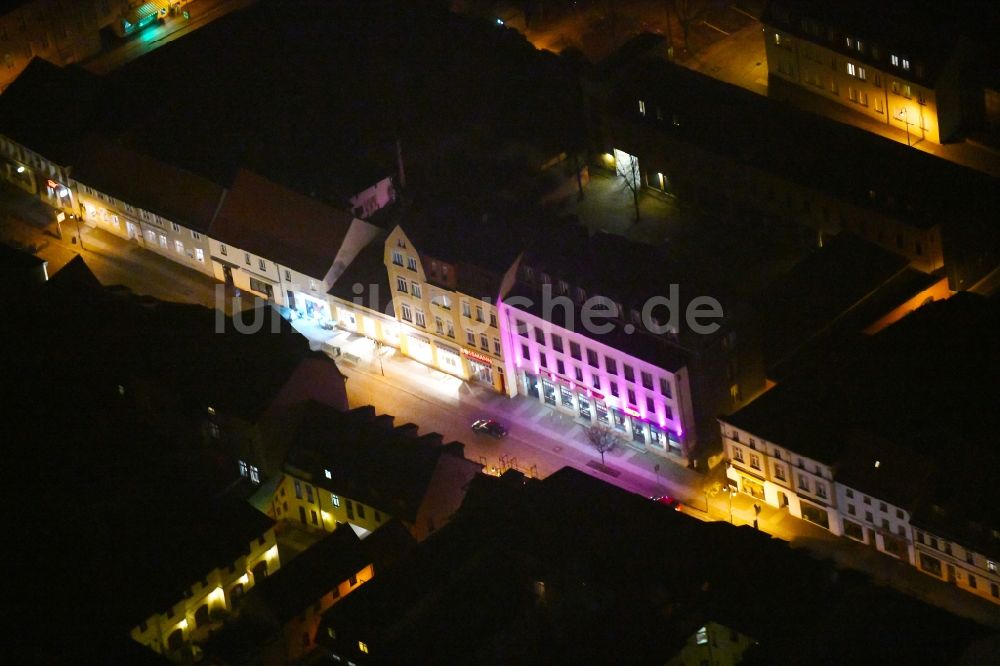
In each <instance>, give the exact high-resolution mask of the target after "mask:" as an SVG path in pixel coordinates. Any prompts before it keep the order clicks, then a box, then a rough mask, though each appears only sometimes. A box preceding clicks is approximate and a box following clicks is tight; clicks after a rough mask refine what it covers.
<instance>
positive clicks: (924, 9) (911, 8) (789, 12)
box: [762, 0, 997, 85]
mask: <svg viewBox="0 0 1000 666" xmlns="http://www.w3.org/2000/svg"><path fill="white" fill-rule="evenodd" d="M988 4H990V3H982V2H976V1H975V0H971V1H970V0H957V2H955V3H949V4H947V5H944V4H941V3H939V2H933V0H902V1H900V2H893V3H889V4H885V5H879V6H877V7H873V6H872V5H871V3H867V2H864V0H846V1H845V0H838V1H836V2H834V1H832V0H794V1H791V2H789V1H787V0H782V1H772V2H768V3H766V6H765V9H764V13H763V16H762V21H763V22H764V23H766V24H770V25H779V26H781V27H782V28H783V29H786V30H788V32H790V33H792V34H794V35H796V36H798V37H800V38H801V39H805V40H807V41H813V42H818V43H821V44H824V45H826V46H827V47H828V48H832V49H834V50H838V51H841V52H843V53H845V54H848V55H850V56H851V57H853V58H855V59H859V60H862V61H865V62H871V63H873V64H875V65H876V66H880V67H882V68H883V69H890V60H889V56H890V54H893V53H895V54H896V55H898V56H900V57H905V58H907V59H909V60H910V61H911V62H914V63H916V62H919V63H920V64H921V65H923V67H924V72H925V76H926V79H927V80H929V81H930V82H931V84H932V85H933V84H934V83H935V82H936V79H937V78H938V76H939V75H940V74H941V73H942V71H943V70H944V68H945V66H946V65H947V62H948V58H949V56H951V54H952V53H953V51H954V49H955V44H956V42H957V40H958V39H959V38H960V37H962V36H979V37H980V38H981V36H982V34H983V33H982V28H983V26H982V23H984V22H985V23H989V22H991V21H992V22H993V23H994V25H995V21H996V18H997V16H996V13H995V12H993V13H992V14H991V13H990V11H989V9H987V8H986V7H984V5H988ZM803 19H806V20H808V19H812V20H814V21H817V22H818V25H817V27H816V32H815V33H814V32H810V31H808V30H806V29H805V27H804V26H803V23H802V21H803ZM828 29H829V30H832V31H833V33H832V36H831V35H828V32H827V31H828ZM816 33H818V34H816ZM846 37H850V38H851V39H852V40H859V41H862V43H863V44H867V46H868V48H864V49H862V50H861V52H859V51H858V49H857V48H848V46H847V43H846V41H845V38H846ZM872 45H877V46H879V47H880V52H879V54H878V55H877V56H876V55H875V54H873V53H872V51H871V46H872ZM899 72H900V74H901V75H903V76H906V75H907V74H909V77H913V76H914V74H913V73H912V72H909V73H908V72H905V71H902V70H899ZM911 80H919V79H916V78H911Z"/></svg>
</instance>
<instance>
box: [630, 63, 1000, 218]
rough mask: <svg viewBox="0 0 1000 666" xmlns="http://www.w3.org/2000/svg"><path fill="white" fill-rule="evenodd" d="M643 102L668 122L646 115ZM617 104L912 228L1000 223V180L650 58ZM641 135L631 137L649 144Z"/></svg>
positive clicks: (657, 127)
mask: <svg viewBox="0 0 1000 666" xmlns="http://www.w3.org/2000/svg"><path fill="white" fill-rule="evenodd" d="M637 99H642V100H644V101H645V102H646V105H647V107H649V108H657V109H659V110H660V111H661V114H660V115H662V117H663V118H665V119H666V120H665V121H659V120H657V114H652V113H651V114H649V115H647V116H646V117H643V116H641V115H640V114H639V111H638V106H637V105H636V104H635V100H637ZM611 100H612V104H613V106H614V109H613V111H614V112H615V114H616V116H617V117H618V118H620V119H621V120H622V121H624V122H626V123H629V124H632V126H633V127H635V128H639V127H643V128H645V129H646V130H649V131H650V132H655V133H656V134H659V135H663V136H673V137H676V138H678V139H681V140H685V141H689V142H691V143H694V144H696V145H698V146H700V147H702V148H704V149H705V150H707V151H710V152H713V153H717V154H719V155H724V156H728V157H731V158H733V159H735V160H737V161H738V162H739V163H741V164H745V165H748V166H751V167H755V168H758V169H760V170H761V171H763V172H765V173H773V174H775V175H777V176H779V177H782V178H785V179H787V180H788V181H790V182H793V183H797V184H799V185H801V186H804V187H807V188H811V189H812V190H814V191H817V192H829V193H830V194H832V195H834V196H836V197H837V198H839V199H841V200H842V201H845V202H848V203H852V204H854V205H857V206H860V207H863V208H869V209H873V210H876V211H878V212H881V213H883V214H886V215H888V216H889V217H892V218H896V219H899V220H902V221H904V222H905V223H907V224H909V225H912V226H915V227H920V228H931V227H934V226H936V225H939V224H940V225H948V226H951V225H962V224H978V223H980V222H981V220H984V219H996V218H997V217H1000V187H998V186H997V182H998V181H997V179H996V178H993V177H991V176H989V175H987V174H984V173H981V172H979V171H975V170H973V169H969V168H966V167H962V166H959V165H956V164H953V163H951V162H948V161H946V160H942V159H940V158H938V157H935V156H934V155H929V154H927V153H924V152H923V151H920V150H913V149H912V148H910V147H907V146H906V145H903V144H900V143H898V142H896V141H892V140H889V139H885V138H883V137H880V136H878V135H875V134H872V133H870V132H867V131H865V130H862V129H858V128H855V127H851V126H849V125H844V124H841V123H838V122H835V121H833V120H828V119H826V118H823V117H820V116H816V115H813V114H810V113H806V112H803V111H800V110H798V109H795V108H792V107H789V106H788V105H787V104H785V103H782V102H779V101H776V100H773V99H769V98H767V97H763V96H761V95H757V94H755V93H752V92H750V91H748V90H744V89H743V88H739V87H738V86H734V85H731V84H728V83H724V82H722V81H718V80H716V79H713V78H711V77H708V76H705V75H704V74H700V73H697V72H693V71H691V70H689V69H686V68H684V67H681V66H679V65H675V64H673V63H670V62H668V61H666V60H664V59H647V60H646V61H644V62H643V63H642V64H641V65H637V66H635V67H633V68H631V69H629V70H626V71H623V72H621V73H619V76H618V84H617V87H616V90H615V91H614V92H612V93H611ZM675 118H676V122H672V121H673V119H675ZM644 136H645V138H643V139H639V138H634V140H635V141H637V142H638V141H639V140H642V141H647V142H648V141H650V140H651V139H650V136H651V135H644ZM652 136H655V134H653V135H652ZM802 137H809V140H808V141H803V140H802ZM623 139H624V136H623ZM844 146H850V147H851V148H850V150H844ZM620 147H621V148H623V149H626V150H627V149H628V146H627V145H623V146H620ZM776 156H780V158H778V157H776ZM886 164H892V165H893V168H891V169H887V168H885V165H886Z"/></svg>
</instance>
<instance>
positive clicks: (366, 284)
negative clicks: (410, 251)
mask: <svg viewBox="0 0 1000 666" xmlns="http://www.w3.org/2000/svg"><path fill="white" fill-rule="evenodd" d="M358 284H360V285H362V287H363V291H362V292H361V293H360V294H359V293H356V292H355V291H354V285H358ZM327 293H328V294H330V295H331V296H336V297H337V298H340V299H342V300H345V301H347V302H348V303H354V302H356V301H357V300H358V299H360V300H361V305H363V306H364V307H366V308H368V309H369V310H374V311H376V312H380V313H382V314H384V315H386V316H388V317H395V312H394V311H393V308H392V289H391V288H390V286H389V273H388V271H386V269H385V238H384V237H383V236H381V235H380V236H378V237H376V238H375V240H373V241H372V242H370V243H369V244H368V245H366V246H365V247H364V248H363V249H362V250H361V251H360V252H358V254H357V255H356V256H355V257H354V260H353V261H351V263H349V264H348V265H347V268H346V269H344V272H343V273H341V274H340V275H339V276H338V277H337V279H336V281H334V283H333V286H332V287H330V290H329V291H328V292H327Z"/></svg>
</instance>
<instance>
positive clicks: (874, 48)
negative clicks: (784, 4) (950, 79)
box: [772, 8, 923, 76]
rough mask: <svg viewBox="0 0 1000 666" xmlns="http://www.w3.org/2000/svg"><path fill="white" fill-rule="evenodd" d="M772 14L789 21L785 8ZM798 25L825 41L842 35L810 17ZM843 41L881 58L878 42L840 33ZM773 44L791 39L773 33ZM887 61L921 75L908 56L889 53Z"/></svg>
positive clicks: (833, 41)
mask: <svg viewBox="0 0 1000 666" xmlns="http://www.w3.org/2000/svg"><path fill="white" fill-rule="evenodd" d="M772 11H773V13H774V15H775V16H776V17H777V18H779V19H781V20H783V21H784V22H785V23H788V22H789V18H790V17H789V15H788V13H787V11H786V10H784V9H780V8H774V9H773V10H772ZM799 25H800V27H801V29H802V31H803V32H805V33H806V34H808V35H812V36H814V37H818V38H821V39H822V38H825V39H826V41H827V42H829V43H831V44H836V43H838V36H839V35H842V33H840V32H839V31H837V30H836V29H835V28H834V27H832V26H823V25H822V24H821V23H820V22H819V21H816V20H815V19H811V18H802V19H800V20H799ZM842 37H843V41H842V42H839V43H842V44H843V45H844V48H846V49H848V50H851V51H854V52H856V53H861V54H864V53H869V54H871V57H872V58H873V59H875V60H880V59H881V58H882V54H883V51H882V49H881V47H880V46H879V45H878V44H869V43H868V42H866V41H865V40H863V39H858V38H856V37H853V36H851V35H842ZM774 42H775V44H779V45H782V46H784V45H785V44H786V43H787V44H789V46H790V42H791V40H790V39H789V38H788V37H785V36H781V35H779V34H778V33H775V35H774ZM889 62H890V64H891V65H892V66H893V67H898V68H900V69H902V70H903V71H906V72H909V71H911V70H912V71H913V72H914V73H915V74H916V75H917V76H923V67H922V66H921V65H920V64H919V63H911V61H910V58H909V57H907V56H902V55H899V54H898V53H891V52H890V53H889Z"/></svg>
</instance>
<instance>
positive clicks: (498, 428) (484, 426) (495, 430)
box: [472, 419, 507, 439]
mask: <svg viewBox="0 0 1000 666" xmlns="http://www.w3.org/2000/svg"><path fill="white" fill-rule="evenodd" d="M472 429H473V430H474V431H476V432H483V433H486V434H487V435H492V436H493V437H496V438H497V439H503V438H504V437H506V436H507V428H505V427H503V426H502V425H501V424H500V423H499V422H498V421H496V420H494V419H479V420H478V421H475V422H474V423H473V424H472Z"/></svg>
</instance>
